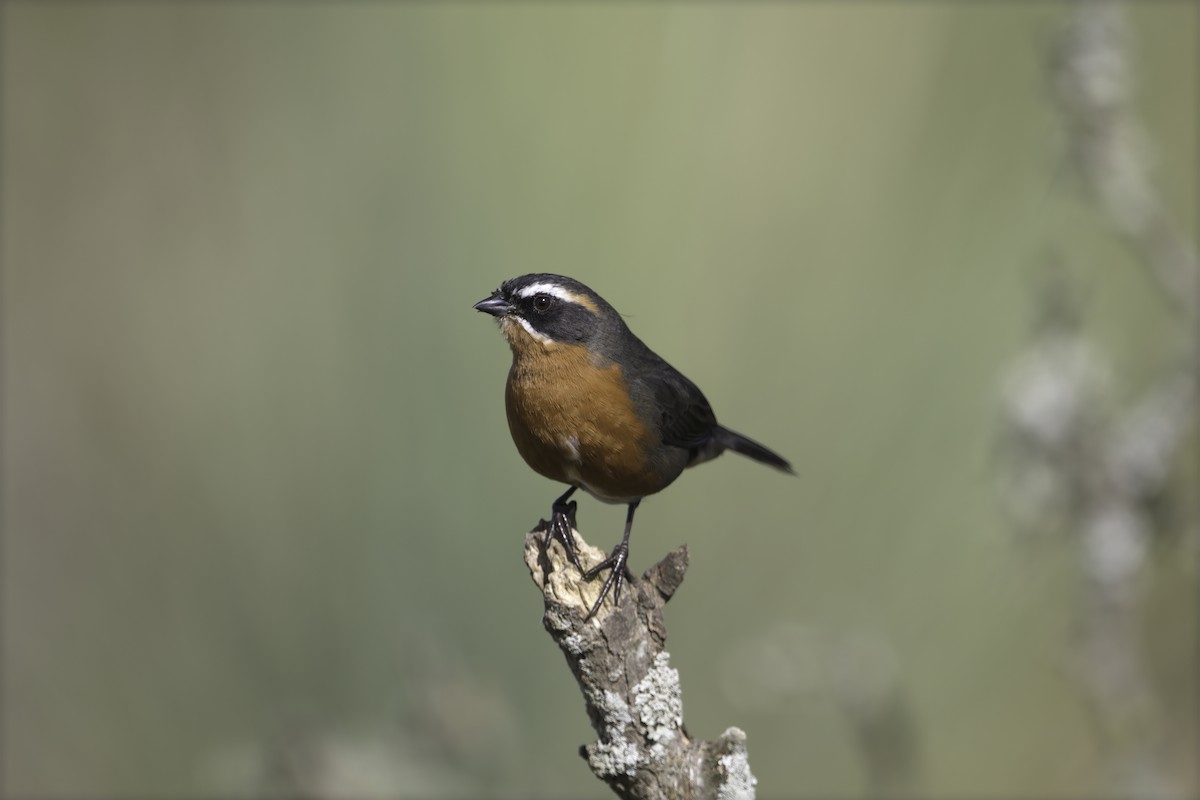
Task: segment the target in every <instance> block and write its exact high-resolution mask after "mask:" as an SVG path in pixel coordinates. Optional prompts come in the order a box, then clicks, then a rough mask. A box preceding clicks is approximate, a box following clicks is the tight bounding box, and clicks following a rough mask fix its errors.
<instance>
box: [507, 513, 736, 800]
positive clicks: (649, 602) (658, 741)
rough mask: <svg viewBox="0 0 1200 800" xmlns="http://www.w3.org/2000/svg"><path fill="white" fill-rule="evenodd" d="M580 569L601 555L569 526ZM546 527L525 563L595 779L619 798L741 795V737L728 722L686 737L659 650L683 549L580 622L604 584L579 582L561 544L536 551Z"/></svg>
mask: <svg viewBox="0 0 1200 800" xmlns="http://www.w3.org/2000/svg"><path fill="white" fill-rule="evenodd" d="M574 536H575V542H576V547H577V548H578V550H579V557H580V561H581V562H582V563H583V565H584V567H585V568H587V567H589V566H591V565H592V564H596V563H598V562H600V561H601V560H603V559H604V557H605V554H604V553H603V552H602V551H600V550H598V549H596V548H594V547H592V546H591V545H589V544H588V543H587V542H585V541H584V540H583V538H582V537H581V536H579V534H578V533H577V532H574ZM544 538H545V533H544V525H543V526H542V528H540V529H538V530H535V531H532V532H530V533H529V534H528V535H527V536H526V538H525V564H526V565H527V566H528V567H529V572H530V575H531V576H532V577H533V582H534V583H535V584H537V586H538V588H539V589H541V591H542V595H543V597H544V598H545V601H546V610H545V614H544V615H543V617H542V623H543V624H544V625H545V627H546V630H547V631H548V632H549V633H550V636H551V637H552V638H553V639H554V641H555V643H557V644H558V646H559V647H560V648H561V649H562V651H563V655H565V656H566V657H567V664H568V666H570V668H571V672H572V673H573V674H574V675H575V679H576V680H577V681H578V682H579V688H580V690H581V691H582V692H583V699H584V703H585V705H586V707H587V713H588V717H589V718H590V719H591V722H592V727H593V728H595V729H596V733H597V734H599V736H600V739H599V741H596V742H592V743H591V744H588V745H584V746H583V747H581V748H580V754H581V755H582V756H583V757H584V759H586V760H587V763H588V766H589V767H590V768H591V770H592V772H593V773H595V775H596V777H598V778H600V779H601V780H603V781H604V782H605V783H607V784H608V785H609V786H610V787H611V788H612V789H613V791H614V792H616V793H617V794H618V795H619V796H620V797H624V798H642V799H644V800H650V799H651V798H653V799H654V800H668V798H670V800H686V799H688V798H696V800H700V799H701V798H714V799H715V798H720V800H733V799H734V798H739V800H741V799H744V800H749V798H753V797H754V785H755V778H754V776H753V775H752V774H751V773H750V764H749V761H748V760H747V755H746V735H745V734H744V733H743V732H742V731H741V730H739V729H737V728H729V729H728V730H726V731H725V732H724V733H722V734H721V735H720V736H719V737H717V738H716V739H715V740H713V741H711V742H709V741H703V740H700V739H693V738H691V736H689V735H688V733H687V730H686V729H685V728H684V724H683V695H682V691H681V689H680V684H679V673H678V672H677V671H676V670H675V669H674V668H673V667H671V665H670V654H669V653H668V652H667V651H666V649H665V645H666V640H667V629H666V625H665V623H664V621H663V606H665V605H666V603H667V601H668V600H670V599H671V596H672V595H673V594H674V593H675V590H676V589H677V588H679V584H680V583H681V582H682V581H683V575H684V572H685V571H686V570H687V565H688V554H687V546H686V545H685V546H682V547H680V548H678V549H677V550H675V551H673V552H671V553H670V554H668V555H667V557H666V558H664V559H663V560H662V561H660V562H658V563H657V564H655V565H654V566H653V567H651V568H650V569H649V570H647V571H646V573H645V574H644V575H643V576H642V577H641V578H640V579H639V578H631V579H630V580H629V581H627V583H626V585H625V587H624V589H623V590H622V592H621V599H620V604H619V605H617V606H615V607H614V604H613V602H612V597H611V595H610V597H609V598H608V599H606V600H605V602H604V605H603V606H602V607H601V608H600V610H599V611H598V612H597V613H596V616H595V617H594V618H593V619H591V620H588V621H587V622H585V621H584V617H585V616H586V614H587V612H588V609H589V608H591V606H592V604H593V603H594V602H595V600H596V597H597V596H598V595H599V591H600V587H601V585H602V584H603V580H602V579H601V578H600V577H598V578H596V579H595V580H592V581H584V580H582V579H581V576H580V574H579V571H578V570H577V569H575V567H574V566H573V565H572V564H571V563H570V562H569V561H568V560H567V556H566V553H565V552H564V550H563V548H562V545H561V543H558V542H552V543H551V544H550V547H549V549H548V550H547V549H546V548H545V547H544Z"/></svg>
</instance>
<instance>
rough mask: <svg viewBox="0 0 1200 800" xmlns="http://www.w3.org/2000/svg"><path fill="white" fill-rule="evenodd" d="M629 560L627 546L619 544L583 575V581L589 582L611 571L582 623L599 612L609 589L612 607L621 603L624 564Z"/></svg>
mask: <svg viewBox="0 0 1200 800" xmlns="http://www.w3.org/2000/svg"><path fill="white" fill-rule="evenodd" d="M628 560H629V544H628V543H626V542H621V543H620V544H618V545H617V546H616V547H614V548H613V551H612V554H611V555H610V556H609V557H608V558H606V559H604V560H603V561H601V562H600V563H599V564H597V565H596V566H594V567H592V568H591V569H589V570H588V571H587V572H584V573H583V578H584V580H591V579H592V578H594V577H595V576H596V575H598V574H600V573H601V572H602V571H604V570H606V569H608V570H611V571H610V572H609V573H608V580H606V581H605V582H604V586H602V587H601V588H600V596H599V597H597V598H596V604H595V605H593V606H592V610H591V611H589V612H588V614H587V616H586V617H584V618H583V620H584V622H586V621H588V620H589V619H591V618H592V617H594V616H596V612H597V611H599V610H600V604H601V603H603V602H604V598H605V597H607V596H608V591H609V589H612V593H613V605H614V606H615V605H616V604H617V603H619V602H621V586H622V585H624V583H625V573H626V571H627V570H626V568H625V563H626V562H627V561H628Z"/></svg>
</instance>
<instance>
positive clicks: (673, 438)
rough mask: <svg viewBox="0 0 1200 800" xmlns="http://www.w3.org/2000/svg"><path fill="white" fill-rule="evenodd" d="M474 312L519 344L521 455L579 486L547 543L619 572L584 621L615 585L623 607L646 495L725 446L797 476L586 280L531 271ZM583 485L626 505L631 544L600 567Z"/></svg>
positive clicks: (511, 411) (559, 509) (515, 387)
mask: <svg viewBox="0 0 1200 800" xmlns="http://www.w3.org/2000/svg"><path fill="white" fill-rule="evenodd" d="M473 308H475V309H476V310H477V311H481V312H483V313H485V314H490V315H491V316H493V317H495V318H496V319H497V321H498V323H499V326H500V330H501V332H502V333H503V335H504V337H505V338H506V339H507V340H508V344H509V347H510V349H511V350H512V366H511V367H510V368H509V372H508V380H507V383H506V385H505V391H504V405H505V411H506V415H507V417H508V427H509V432H510V433H511V434H512V439H513V443H514V444H515V445H516V447H517V451H518V452H519V453H520V455H521V457H522V458H523V459H524V460H525V462H526V463H527V464H528V465H529V466H530V467H531V468H532V469H533V470H534V472H537V473H538V474H540V475H542V476H544V477H546V478H549V479H550V480H552V481H557V482H559V483H565V484H567V485H568V488H567V490H566V491H565V492H564V493H563V494H562V495H561V496H560V497H559V498H558V499H556V500H555V501H554V503H553V504H552V506H551V516H550V523H549V525H548V526H547V529H546V536H545V540H544V542H543V547H545V548H549V546H550V543H551V542H552V541H553V540H555V539H557V540H558V541H560V542H561V543H562V545H563V548H564V549H565V551H566V554H567V556H568V558H569V559H570V561H571V563H572V564H573V565H574V566H575V568H576V569H578V570H579V572H580V573H581V574H582V575H583V577H584V579H586V580H591V579H592V578H594V577H595V576H596V575H598V574H600V573H601V572H603V571H604V570H606V569H607V570H609V574H608V578H607V580H606V581H605V582H604V585H603V587H602V588H601V590H600V594H599V597H597V599H596V601H595V604H594V605H593V606H592V607H591V610H590V611H589V612H588V614H587V616H586V617H585V620H588V619H591V618H592V617H593V616H595V614H596V612H597V611H598V610H599V609H600V607H601V604H602V603H603V602H604V599H605V597H607V596H608V593H609V591H610V589H611V590H612V591H613V604H614V606H616V605H619V604H620V598H621V586H622V584H623V582H624V580H625V573H626V564H627V562H628V559H629V532H630V530H631V529H632V527H633V514H634V512H635V511H636V510H637V507H638V504H639V503H641V502H642V499H643V498H645V497H647V496H649V495H652V494H657V493H658V492H661V491H662V490H663V489H665V488H667V487H668V486H670V485H671V484H672V483H673V482H674V481H675V479H676V478H678V477H679V475H680V474H681V473H682V472H683V471H684V470H685V469H687V468H688V467H694V466H696V465H698V464H703V463H704V462H706V461H710V460H712V459H714V458H716V457H717V456H719V455H720V454H721V453H723V452H725V451H726V450H732V451H733V452H735V453H740V454H741V455H744V456H748V457H749V458H752V459H754V460H755V461H759V462H762V463H763V464H767V465H769V466H771V467H774V468H775V469H778V470H780V471H782V472H785V473H788V474H795V473H794V471H793V470H792V466H791V464H789V463H788V462H787V460H785V459H784V458H783V457H782V456H780V455H779V454H778V453H776V452H774V451H773V450H770V449H768V448H767V447H765V446H764V445H761V444H759V443H758V442H756V441H754V440H753V439H749V438H747V437H745V436H743V435H742V434H740V433H736V432H734V431H732V430H730V429H729V428H726V427H724V426H722V425H720V424H718V423H717V418H716V416H715V414H714V413H713V410H712V407H711V406H710V405H709V403H708V400H707V399H706V398H705V396H704V393H703V392H701V391H700V389H699V387H697V386H696V384H694V383H692V382H691V381H690V380H688V379H687V378H686V377H684V376H683V374H682V373H680V372H679V371H678V370H677V369H675V368H674V367H672V366H671V365H670V364H668V363H667V362H666V361H665V360H663V359H662V358H660V357H659V356H658V355H657V354H656V353H655V352H654V351H653V350H651V349H650V348H649V347H647V346H646V345H645V344H644V343H643V342H642V340H641V339H639V338H638V337H637V336H635V335H634V333H633V332H632V331H631V330H630V329H629V326H628V325H626V324H625V320H624V319H623V318H622V317H621V315H620V314H619V313H618V312H617V311H616V309H614V308H613V307H612V306H611V305H609V303H608V302H607V301H606V300H605V299H604V298H602V297H601V296H600V295H599V294H597V293H596V292H594V291H592V290H591V289H589V288H588V287H587V286H585V285H584V284H582V283H580V282H579V281H577V280H575V279H573V278H568V277H566V276H564V275H554V274H550V273H534V274H529V275H522V276H520V277H517V278H512V279H511V280H507V281H504V282H503V283H502V284H501V285H500V287H499V288H498V289H496V290H495V291H494V292H492V293H491V295H490V296H488V297H485V298H484V299H483V300H480V301H479V302H478V303H475V305H474V306H473ZM578 489H583V490H584V491H585V492H586V493H588V494H589V495H591V496H592V497H594V498H596V499H598V500H600V501H602V502H606V503H613V504H623V505H625V506H627V511H626V515H625V532H624V535H623V536H622V537H621V541H620V543H619V544H617V545H616V547H614V548H613V550H612V552H611V553H610V554H609V555H608V557H607V558H606V559H604V560H603V561H601V562H600V563H599V564H596V565H595V566H593V567H592V568H591V569H589V570H584V568H583V566H582V565H581V564H580V562H579V556H578V554H577V553H576V548H575V541H574V539H573V538H572V534H571V529H572V527H573V526H574V520H575V510H576V507H577V504H576V502H574V501H571V496H572V495H573V494H574V493H575V492H576V491H577V490H578ZM568 501H570V502H568Z"/></svg>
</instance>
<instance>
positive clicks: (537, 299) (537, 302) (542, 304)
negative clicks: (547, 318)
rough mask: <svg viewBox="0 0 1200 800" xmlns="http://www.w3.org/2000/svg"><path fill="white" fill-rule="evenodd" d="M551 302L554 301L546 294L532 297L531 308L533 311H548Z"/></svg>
mask: <svg viewBox="0 0 1200 800" xmlns="http://www.w3.org/2000/svg"><path fill="white" fill-rule="evenodd" d="M553 302H554V301H553V300H552V299H551V297H550V295H548V294H539V295H534V297H533V308H534V310H535V311H549V310H550V306H551V305H552V304H553Z"/></svg>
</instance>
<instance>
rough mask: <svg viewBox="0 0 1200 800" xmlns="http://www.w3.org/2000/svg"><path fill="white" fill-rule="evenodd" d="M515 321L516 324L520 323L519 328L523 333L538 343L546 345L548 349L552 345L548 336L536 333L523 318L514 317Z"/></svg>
mask: <svg viewBox="0 0 1200 800" xmlns="http://www.w3.org/2000/svg"><path fill="white" fill-rule="evenodd" d="M514 316H515V315H514ZM515 319H516V320H517V322H519V323H521V327H522V328H524V329H525V332H526V333H528V334H529V335H530V336H532V337H533V338H534V339H537V340H538V341H539V342H541V343H542V344H544V345H546V346H547V347H550V346H551V345H553V344H554V340H553V339H551V338H550V337H549V336H547V335H546V334H544V333H538V332H537V331H535V330H534V329H533V326H532V325H530V324H529V320H527V319H525V318H524V317H515Z"/></svg>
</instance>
